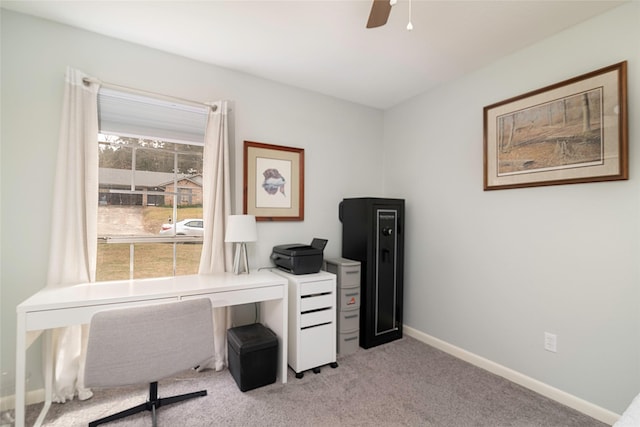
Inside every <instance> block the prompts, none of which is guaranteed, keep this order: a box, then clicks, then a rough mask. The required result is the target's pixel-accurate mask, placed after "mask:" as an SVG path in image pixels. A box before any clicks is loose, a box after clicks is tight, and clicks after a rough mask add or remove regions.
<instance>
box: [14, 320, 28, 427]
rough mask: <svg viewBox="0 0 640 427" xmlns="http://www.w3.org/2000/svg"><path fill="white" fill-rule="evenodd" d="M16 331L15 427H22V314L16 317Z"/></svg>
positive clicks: (24, 347)
mask: <svg viewBox="0 0 640 427" xmlns="http://www.w3.org/2000/svg"><path fill="white" fill-rule="evenodd" d="M16 320H17V322H18V327H17V331H16V334H17V335H16V427H24V415H25V393H26V375H27V366H26V364H27V345H26V340H27V331H26V320H25V316H24V315H23V314H20V313H19V314H18V316H17V319H16Z"/></svg>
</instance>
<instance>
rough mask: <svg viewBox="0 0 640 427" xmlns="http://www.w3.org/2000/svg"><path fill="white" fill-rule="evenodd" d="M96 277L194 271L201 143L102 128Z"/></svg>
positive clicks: (197, 257)
mask: <svg viewBox="0 0 640 427" xmlns="http://www.w3.org/2000/svg"><path fill="white" fill-rule="evenodd" d="M98 144H99V190H98V192H99V195H98V197H99V198H98V200H99V205H98V260H97V273H96V280H98V281H104V280H122V279H129V278H150V277H162V276H173V275H183V274H196V273H197V272H198V264H199V262H200V253H201V251H202V235H203V221H202V167H203V162H202V155H203V145H202V144H184V143H175V142H165V141H158V140H152V139H143V138H131V137H123V136H117V135H108V134H104V133H101V134H100V135H99V137H98Z"/></svg>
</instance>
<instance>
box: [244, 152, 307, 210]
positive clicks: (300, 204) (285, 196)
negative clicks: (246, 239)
mask: <svg viewBox="0 0 640 427" xmlns="http://www.w3.org/2000/svg"><path fill="white" fill-rule="evenodd" d="M243 199H244V207H243V210H244V213H245V214H248V215H255V217H256V220H257V221H303V220H304V149H302V148H292V147H283V146H281V145H270V144H263V143H261V142H251V141H244V189H243Z"/></svg>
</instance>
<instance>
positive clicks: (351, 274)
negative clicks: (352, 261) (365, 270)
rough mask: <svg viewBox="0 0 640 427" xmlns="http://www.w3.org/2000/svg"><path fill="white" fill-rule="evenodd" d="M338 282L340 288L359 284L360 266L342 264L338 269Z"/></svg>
mask: <svg viewBox="0 0 640 427" xmlns="http://www.w3.org/2000/svg"><path fill="white" fill-rule="evenodd" d="M339 271H340V273H339V277H338V282H339V283H340V287H341V288H352V287H354V286H360V266H359V265H354V266H348V267H347V266H343V267H342V268H341V269H340V270H339Z"/></svg>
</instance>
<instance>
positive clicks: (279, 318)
mask: <svg viewBox="0 0 640 427" xmlns="http://www.w3.org/2000/svg"><path fill="white" fill-rule="evenodd" d="M261 317H262V323H264V324H265V325H266V326H268V327H269V328H270V329H271V330H272V331H273V332H275V334H276V335H277V336H278V378H280V381H281V382H282V384H285V383H286V382H287V354H288V342H289V337H288V331H289V323H288V321H289V308H288V294H287V292H286V290H285V292H284V297H283V298H282V299H278V300H271V301H264V302H262V309H261Z"/></svg>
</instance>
